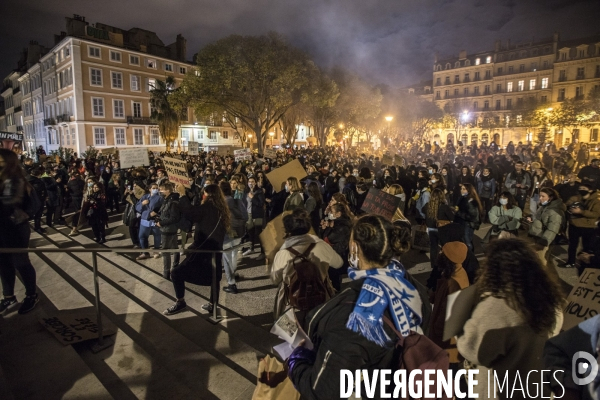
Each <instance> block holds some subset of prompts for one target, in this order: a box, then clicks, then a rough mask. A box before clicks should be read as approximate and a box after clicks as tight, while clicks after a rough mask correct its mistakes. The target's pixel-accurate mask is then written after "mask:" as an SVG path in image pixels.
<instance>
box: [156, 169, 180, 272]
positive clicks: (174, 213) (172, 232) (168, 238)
mask: <svg viewBox="0 0 600 400" xmlns="http://www.w3.org/2000/svg"><path fill="white" fill-rule="evenodd" d="M159 190H160V195H161V197H162V198H163V201H162V204H161V206H160V209H159V210H158V219H157V222H156V226H157V227H158V228H159V229H160V235H161V243H162V248H163V250H167V249H177V248H179V246H178V244H177V230H178V229H179V221H180V220H181V212H180V210H179V193H176V192H175V190H174V186H173V184H172V183H171V182H169V181H167V180H163V181H162V183H161V184H160V185H159ZM171 255H172V256H173V257H171ZM162 257H163V278H165V279H169V280H170V279H171V258H173V264H172V265H173V266H176V265H177V264H179V253H167V252H163V253H162Z"/></svg>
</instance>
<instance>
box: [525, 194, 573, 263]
mask: <svg viewBox="0 0 600 400" xmlns="http://www.w3.org/2000/svg"><path fill="white" fill-rule="evenodd" d="M565 210H566V207H565V204H564V203H563V202H562V200H561V199H560V197H559V195H558V193H557V192H556V190H554V189H551V188H543V189H540V206H539V207H538V209H537V211H536V215H535V218H531V217H530V216H529V217H527V220H528V222H529V223H531V226H530V227H529V235H530V236H532V237H533V238H534V240H535V243H536V250H537V252H538V256H539V257H540V259H541V260H542V261H543V262H544V263H545V265H546V267H547V269H548V271H553V272H556V271H555V269H554V267H553V265H554V263H553V261H552V256H551V254H550V253H551V251H550V249H551V246H552V244H553V243H554V239H555V238H556V235H558V234H560V233H561V232H562V231H563V230H564V226H565Z"/></svg>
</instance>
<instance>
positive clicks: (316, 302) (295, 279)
mask: <svg viewBox="0 0 600 400" xmlns="http://www.w3.org/2000/svg"><path fill="white" fill-rule="evenodd" d="M315 245H316V243H311V244H310V245H309V246H308V248H307V249H306V250H305V251H304V253H302V254H300V253H299V252H298V251H296V250H295V249H293V248H291V247H290V248H288V249H287V250H288V251H289V252H290V253H292V254H293V255H294V256H295V257H294V259H293V260H292V265H293V267H294V271H295V272H296V273H295V274H293V275H292V278H291V279H290V284H289V285H288V287H287V295H288V296H287V297H288V300H289V302H290V305H291V306H292V307H294V308H296V309H298V310H300V311H310V310H312V309H313V308H315V307H317V306H320V305H321V304H323V303H325V302H326V301H327V300H329V299H330V298H331V297H332V295H333V292H332V291H331V290H330V289H328V285H327V283H326V280H327V278H325V280H323V279H322V278H321V271H319V267H317V266H316V265H315V263H313V262H312V261H310V260H309V259H308V258H307V257H308V256H309V255H310V252H311V251H312V249H313V248H314V247H315Z"/></svg>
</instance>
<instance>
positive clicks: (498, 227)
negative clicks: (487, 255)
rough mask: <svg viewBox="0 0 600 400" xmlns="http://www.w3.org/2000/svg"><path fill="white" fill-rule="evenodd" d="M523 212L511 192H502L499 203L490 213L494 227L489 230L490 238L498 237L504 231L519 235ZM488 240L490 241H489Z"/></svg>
mask: <svg viewBox="0 0 600 400" xmlns="http://www.w3.org/2000/svg"><path fill="white" fill-rule="evenodd" d="M522 216H523V212H522V211H521V209H520V208H519V206H518V205H517V201H516V200H515V198H514V197H513V195H512V194H510V192H502V193H501V194H500V197H499V198H498V203H497V204H496V205H495V206H494V207H492V209H491V210H490V212H489V213H488V217H489V219H490V223H491V224H492V228H491V229H490V231H489V240H492V239H497V238H498V236H499V235H500V234H501V233H502V232H508V233H510V234H511V235H514V236H518V231H519V227H520V226H521V218H522ZM489 240H488V241H489Z"/></svg>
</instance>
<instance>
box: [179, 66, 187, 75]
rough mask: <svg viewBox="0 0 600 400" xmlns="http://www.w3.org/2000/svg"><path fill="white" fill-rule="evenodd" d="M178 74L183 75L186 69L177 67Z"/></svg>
mask: <svg viewBox="0 0 600 400" xmlns="http://www.w3.org/2000/svg"><path fill="white" fill-rule="evenodd" d="M179 73H180V74H181V75H185V74H186V73H187V68H186V67H179Z"/></svg>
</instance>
